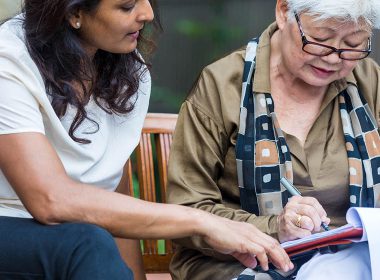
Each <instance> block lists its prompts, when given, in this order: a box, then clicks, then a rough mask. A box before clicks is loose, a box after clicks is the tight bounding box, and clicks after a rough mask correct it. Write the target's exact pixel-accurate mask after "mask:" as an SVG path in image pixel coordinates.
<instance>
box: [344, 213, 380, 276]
mask: <svg viewBox="0 0 380 280" xmlns="http://www.w3.org/2000/svg"><path fill="white" fill-rule="evenodd" d="M346 217H347V221H348V222H353V223H355V222H360V223H361V225H362V226H363V229H364V231H363V238H366V239H368V247H369V255H370V259H371V269H372V279H373V280H379V279H380V208H362V207H360V208H359V207H355V208H350V209H348V211H347V215H346ZM348 219H350V221H349V220H348ZM351 219H352V220H351ZM364 235H365V236H364Z"/></svg>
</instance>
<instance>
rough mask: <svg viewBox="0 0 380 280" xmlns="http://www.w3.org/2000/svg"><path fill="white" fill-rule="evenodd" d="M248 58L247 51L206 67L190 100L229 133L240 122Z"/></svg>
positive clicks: (239, 51)
mask: <svg viewBox="0 0 380 280" xmlns="http://www.w3.org/2000/svg"><path fill="white" fill-rule="evenodd" d="M244 55H245V47H244V48H241V49H238V50H236V51H233V52H231V53H230V54H228V55H226V56H224V57H223V58H221V59H219V60H217V61H215V62H213V63H211V64H210V65H208V66H206V67H205V68H204V69H203V71H202V72H201V74H200V76H199V78H198V80H197V82H196V83H195V84H194V86H193V89H192V90H191V92H190V94H189V96H188V98H187V100H186V102H189V103H191V105H192V106H193V107H195V108H196V109H197V110H199V111H201V112H202V113H203V114H204V115H206V116H208V117H209V118H210V119H212V120H213V121H214V122H215V123H217V124H218V125H219V126H221V127H222V126H223V127H224V128H225V129H226V132H227V133H229V130H230V129H232V127H231V125H232V126H234V125H235V124H236V123H237V122H238V119H239V112H240V97H241V87H242V75H243V67H244Z"/></svg>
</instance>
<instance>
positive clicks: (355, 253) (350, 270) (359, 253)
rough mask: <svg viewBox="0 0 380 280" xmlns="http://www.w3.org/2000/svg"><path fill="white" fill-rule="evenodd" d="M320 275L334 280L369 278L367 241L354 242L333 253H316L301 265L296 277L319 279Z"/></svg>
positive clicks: (369, 264) (300, 279)
mask: <svg viewBox="0 0 380 280" xmlns="http://www.w3.org/2000/svg"><path fill="white" fill-rule="evenodd" d="M321 275H328V278H329V279H334V280H339V279H342V280H357V279H361V280H366V279H371V261H370V257H369V251H368V244H367V242H361V243H355V244H353V245H352V246H350V247H349V248H347V249H344V250H341V251H338V252H336V253H335V254H323V255H321V254H316V255H315V256H314V257H313V258H312V259H311V260H310V261H309V262H307V263H305V264H304V265H303V266H302V267H301V269H300V270H299V272H298V274H297V278H296V279H298V280H304V279H307V280H314V279H315V280H317V279H318V280H319V279H321Z"/></svg>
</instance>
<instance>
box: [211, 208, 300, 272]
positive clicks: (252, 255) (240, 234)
mask: <svg viewBox="0 0 380 280" xmlns="http://www.w3.org/2000/svg"><path fill="white" fill-rule="evenodd" d="M209 218H210V219H209V220H208V221H206V224H207V231H206V234H205V236H204V240H205V241H206V242H207V243H208V244H209V245H210V246H211V247H213V248H214V249H215V250H216V251H218V252H220V253H223V254H230V255H232V256H233V257H235V258H236V259H237V260H238V261H240V262H241V263H242V264H243V265H245V266H246V267H250V268H254V267H256V265H257V260H258V261H259V262H260V265H261V267H262V268H263V269H264V270H268V261H271V262H272V263H273V264H274V265H275V266H276V267H277V268H279V269H281V270H283V271H288V270H290V269H293V267H294V266H293V264H292V263H291V261H290V259H289V256H288V255H287V254H286V252H285V251H284V249H282V248H281V246H280V244H279V243H278V241H277V240H275V239H273V238H272V237H270V236H269V235H267V234H265V233H263V232H261V231H260V230H258V229H257V228H256V227H255V226H253V225H251V224H249V223H243V222H236V221H232V220H229V219H226V218H221V217H218V216H214V215H210V216H209ZM256 258H257V260H256Z"/></svg>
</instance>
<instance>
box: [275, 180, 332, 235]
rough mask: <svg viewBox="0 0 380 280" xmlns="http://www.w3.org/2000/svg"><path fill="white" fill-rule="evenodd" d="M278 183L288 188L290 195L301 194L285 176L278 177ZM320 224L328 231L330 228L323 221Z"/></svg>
mask: <svg viewBox="0 0 380 280" xmlns="http://www.w3.org/2000/svg"><path fill="white" fill-rule="evenodd" d="M280 183H281V184H282V185H283V186H284V188H285V189H287V190H288V192H289V193H290V194H291V195H292V196H301V193H300V191H299V190H297V188H296V187H295V186H293V184H291V183H290V182H289V181H288V180H287V179H286V178H285V177H282V178H281V179H280ZM321 226H322V227H323V229H324V230H326V231H328V230H330V228H329V227H328V225H326V224H325V223H324V222H322V224H321Z"/></svg>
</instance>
